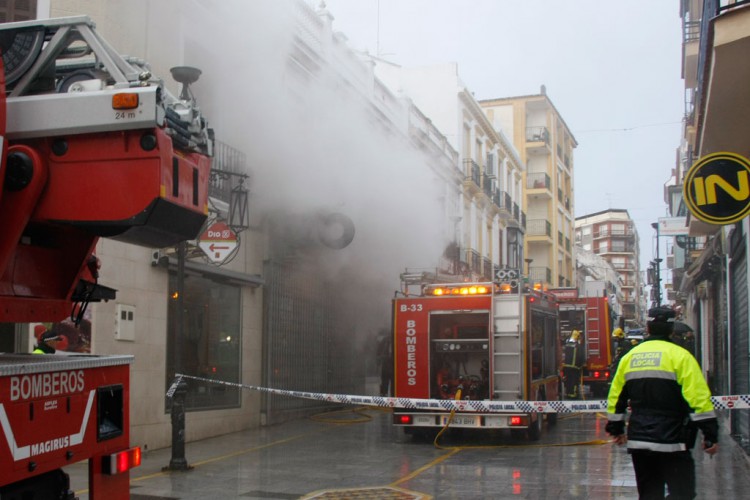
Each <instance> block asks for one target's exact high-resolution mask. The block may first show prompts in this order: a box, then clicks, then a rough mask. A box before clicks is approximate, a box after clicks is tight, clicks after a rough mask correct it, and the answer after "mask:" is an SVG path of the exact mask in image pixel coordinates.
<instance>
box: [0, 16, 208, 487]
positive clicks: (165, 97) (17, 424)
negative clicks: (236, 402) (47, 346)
mask: <svg viewBox="0 0 750 500" xmlns="http://www.w3.org/2000/svg"><path fill="white" fill-rule="evenodd" d="M0 51H2V56H3V58H2V61H3V62H4V66H5V67H4V68H3V67H2V66H3V65H2V64H0V144H1V145H2V164H1V165H0V167H1V168H0V214H2V215H1V217H2V228H3V230H2V232H1V233H0V322H4V323H30V322H57V321H60V320H62V319H64V318H65V317H66V316H69V315H71V313H72V311H78V312H80V311H83V310H85V306H86V304H88V303H89V302H93V301H98V300H108V299H112V298H114V296H115V291H114V290H113V289H111V288H107V287H104V286H102V285H100V284H99V283H98V282H97V276H98V268H99V262H98V260H97V258H96V257H95V256H94V255H93V252H94V249H95V246H96V243H97V240H98V238H99V237H102V236H106V237H111V238H117V239H119V240H121V241H125V242H130V243H135V244H139V245H144V246H149V247H157V248H159V247H164V246H168V245H173V244H175V243H177V242H179V241H183V240H186V239H190V238H194V237H195V236H196V235H197V234H198V232H199V230H200V227H201V225H202V224H203V222H204V221H205V219H206V217H207V208H208V183H209V173H210V168H211V162H210V156H211V154H212V151H211V150H212V148H213V138H212V132H211V131H210V130H209V129H208V128H207V124H206V121H205V119H204V118H203V117H202V116H201V113H200V111H199V110H198V108H197V107H196V106H195V101H194V99H192V96H191V94H190V92H189V88H188V85H189V84H190V83H192V82H193V81H195V79H197V76H198V74H199V72H198V71H197V70H194V69H192V68H184V67H183V68H174V69H173V70H172V73H173V76H174V77H175V79H176V80H178V81H180V82H181V83H182V84H183V92H182V95H180V97H179V98H177V97H174V96H172V94H170V93H169V92H168V91H167V90H166V89H165V88H164V85H163V82H162V81H161V80H158V79H156V78H154V77H153V76H152V75H151V72H150V71H149V69H148V67H147V65H146V64H145V62H144V61H141V60H137V59H126V58H124V57H122V56H120V55H119V54H117V53H116V52H115V51H114V50H113V49H112V48H111V47H110V46H109V44H107V42H106V41H105V40H104V39H102V38H101V37H100V36H99V35H98V34H97V33H96V31H95V26H94V24H93V22H91V20H90V19H88V18H87V17H74V18H62V19H48V20H43V21H28V22H20V23H7V24H0ZM74 304H76V305H78V307H74ZM78 319H80V318H78ZM131 362H132V356H117V355H109V356H107V355H71V356H56V355H34V354H0V471H2V473H0V498H35V499H42V498H59V499H69V498H74V493H73V492H72V491H70V488H69V480H68V476H67V475H66V474H65V473H64V472H63V467H65V466H68V465H70V464H73V463H75V462H79V461H82V460H87V461H88V465H89V495H90V497H91V498H94V499H103V498H106V499H107V500H113V499H125V498H129V472H128V471H129V469H130V468H132V467H134V466H136V465H138V464H139V463H140V449H139V448H138V447H131V443H130V435H129V427H130V418H129V412H128V411H129V410H128V409H129V404H130V389H129V387H130V372H129V370H130V368H129V365H130V364H131Z"/></svg>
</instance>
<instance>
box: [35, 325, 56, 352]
mask: <svg viewBox="0 0 750 500" xmlns="http://www.w3.org/2000/svg"><path fill="white" fill-rule="evenodd" d="M60 341H62V337H61V336H60V335H58V334H57V332H56V331H54V330H47V331H45V332H44V333H43V334H42V335H41V336H40V337H39V342H38V343H37V345H36V346H35V347H34V350H33V351H32V354H54V353H55V351H57V346H58V345H59V344H60Z"/></svg>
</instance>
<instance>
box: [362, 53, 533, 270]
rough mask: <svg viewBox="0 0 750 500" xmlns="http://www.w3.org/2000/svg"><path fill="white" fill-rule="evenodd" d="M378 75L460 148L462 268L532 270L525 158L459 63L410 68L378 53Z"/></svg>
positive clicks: (459, 241) (458, 226) (457, 216)
mask: <svg viewBox="0 0 750 500" xmlns="http://www.w3.org/2000/svg"><path fill="white" fill-rule="evenodd" d="M373 62H374V63H375V72H376V75H377V76H378V77H379V78H380V79H382V80H383V81H384V82H386V84H388V85H389V86H390V88H391V89H393V90H394V92H399V93H401V94H402V95H404V96H405V97H407V98H408V99H410V100H411V101H413V102H414V104H415V105H416V106H417V107H418V108H419V109H420V110H422V111H423V112H424V113H425V114H426V115H427V116H428V117H429V119H430V121H431V123H433V124H434V125H435V126H436V127H437V128H438V129H439V130H441V131H442V132H443V133H444V134H445V136H446V137H447V138H448V141H449V143H450V144H451V146H452V147H453V148H454V149H455V150H456V151H457V152H458V155H459V159H460V165H459V168H460V170H461V172H462V176H463V184H462V191H461V194H460V199H459V200H457V203H456V204H455V212H454V213H453V214H452V215H451V218H452V219H453V220H454V221H456V229H457V233H456V239H455V244H456V250H457V255H458V256H459V257H458V267H457V268H456V269H455V271H454V274H456V275H461V276H463V277H465V279H471V280H476V279H481V280H487V281H489V280H492V279H494V273H495V271H496V270H498V269H500V268H505V267H508V268H511V269H517V270H521V271H525V267H524V261H523V246H522V245H523V235H524V232H525V230H526V214H525V212H524V210H523V186H522V182H523V175H524V162H523V160H522V158H521V157H520V156H519V154H518V152H517V150H516V149H515V147H514V146H513V143H512V142H511V141H509V140H508V138H507V137H506V135H505V133H504V132H503V130H502V129H500V128H497V127H495V126H493V124H492V123H491V122H490V121H489V120H488V119H487V117H486V116H485V115H484V113H483V111H482V108H481V107H480V105H479V103H478V102H477V101H476V99H474V97H473V95H472V93H471V92H470V90H469V89H468V88H467V87H466V85H465V84H464V83H463V82H462V81H461V79H460V77H459V74H458V66H457V65H456V64H455V63H450V64H440V65H434V66H427V67H417V68H405V67H400V66H396V65H394V64H390V63H388V62H385V61H382V60H373Z"/></svg>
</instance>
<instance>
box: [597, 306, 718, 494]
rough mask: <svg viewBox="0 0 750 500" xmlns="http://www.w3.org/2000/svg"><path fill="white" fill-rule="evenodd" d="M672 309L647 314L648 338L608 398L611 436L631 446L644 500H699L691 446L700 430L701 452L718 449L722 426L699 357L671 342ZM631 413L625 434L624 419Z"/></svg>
mask: <svg viewBox="0 0 750 500" xmlns="http://www.w3.org/2000/svg"><path fill="white" fill-rule="evenodd" d="M674 316H675V314H674V311H673V310H672V309H670V308H667V307H655V308H652V309H651V310H650V311H649V317H650V320H649V322H648V332H649V336H648V339H646V340H644V341H643V342H640V343H639V345H637V346H635V347H633V349H631V350H630V352H628V353H627V354H626V355H625V356H623V358H622V360H621V361H620V366H619V368H618V370H617V373H615V378H614V380H613V381H612V386H611V387H610V390H609V396H608V400H607V419H608V422H607V425H606V427H605V429H606V431H607V433H609V434H611V435H612V436H613V437H614V442H615V443H616V444H618V445H622V444H625V443H627V446H628V453H630V455H631V457H632V459H633V469H634V470H635V479H636V483H637V486H638V495H639V497H640V498H664V486H665V485H666V486H667V488H668V490H669V498H695V464H694V462H693V457H692V455H691V451H690V450H691V448H692V447H693V445H694V444H695V439H696V437H697V432H698V428H700V430H701V431H702V432H703V450H704V451H705V452H706V453H708V454H709V455H713V454H715V453H716V452H717V451H718V450H719V447H718V444H716V443H717V441H718V437H719V435H718V434H719V424H718V421H717V419H716V415H715V413H714V406H713V403H711V391H710V390H709V388H708V385H707V384H706V381H705V379H704V378H703V374H702V373H701V369H700V367H699V366H698V362H697V361H696V360H695V358H694V357H693V356H692V355H691V354H690V353H689V352H688V351H687V350H685V349H683V348H682V347H680V346H678V345H676V344H674V343H672V342H670V340H669V337H670V335H671V333H672V330H673V325H674V323H673V320H674ZM628 408H630V410H631V415H630V422H629V424H628V428H627V435H626V434H625V416H626V413H627V411H628Z"/></svg>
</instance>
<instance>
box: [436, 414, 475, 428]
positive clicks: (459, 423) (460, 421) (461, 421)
mask: <svg viewBox="0 0 750 500" xmlns="http://www.w3.org/2000/svg"><path fill="white" fill-rule="evenodd" d="M448 418H449V417H448V415H445V416H442V417H440V423H441V424H442V425H445V424H447V423H448ZM451 425H455V426H456V427H478V426H479V417H478V416H477V415H454V416H453V420H451Z"/></svg>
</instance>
